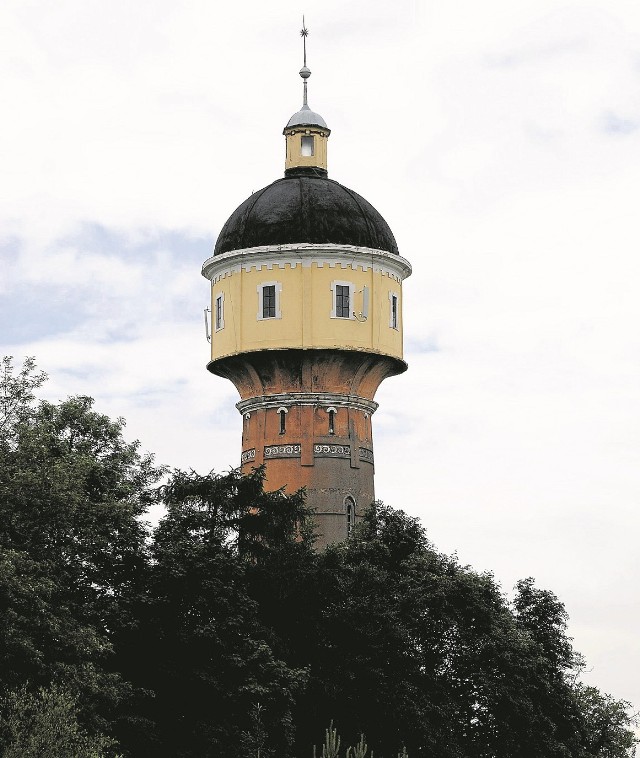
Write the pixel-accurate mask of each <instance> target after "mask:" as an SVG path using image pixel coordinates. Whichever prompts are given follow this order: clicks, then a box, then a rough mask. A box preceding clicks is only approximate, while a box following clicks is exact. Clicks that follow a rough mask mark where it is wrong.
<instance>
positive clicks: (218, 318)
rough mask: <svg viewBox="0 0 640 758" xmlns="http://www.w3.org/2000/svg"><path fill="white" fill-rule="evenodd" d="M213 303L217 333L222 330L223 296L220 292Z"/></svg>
mask: <svg viewBox="0 0 640 758" xmlns="http://www.w3.org/2000/svg"><path fill="white" fill-rule="evenodd" d="M215 302H216V304H215V318H214V323H215V330H216V332H219V331H220V330H221V329H224V294H223V293H222V292H221V293H220V294H219V295H217V296H216V301H215Z"/></svg>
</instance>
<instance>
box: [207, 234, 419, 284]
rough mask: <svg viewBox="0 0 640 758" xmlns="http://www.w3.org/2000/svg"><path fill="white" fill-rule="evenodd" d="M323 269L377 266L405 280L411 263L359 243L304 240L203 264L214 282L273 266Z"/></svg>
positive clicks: (239, 252) (232, 254)
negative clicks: (318, 242)
mask: <svg viewBox="0 0 640 758" xmlns="http://www.w3.org/2000/svg"><path fill="white" fill-rule="evenodd" d="M314 263H315V264H316V265H317V266H318V267H319V268H322V267H324V266H329V268H335V267H336V266H338V267H340V268H342V269H351V270H352V271H355V270H358V269H360V270H362V271H368V270H369V269H373V270H374V271H375V272H381V273H383V274H386V275H387V276H390V277H391V278H392V279H395V280H396V281H397V282H402V280H403V279H406V278H407V277H409V276H411V264H410V263H409V261H408V260H406V259H405V258H403V257H402V256H400V255H395V254H394V253H389V252H387V251H386V250H375V249H374V248H372V247H360V246H359V245H335V244H329V243H327V244H324V245H314V244H308V243H300V244H296V245H261V246H259V247H249V248H243V249H241V250H230V251H229V252H228V253H223V254H222V255H213V256H211V258H207V260H206V261H205V262H204V263H203V264H202V275H203V276H204V277H205V278H206V279H209V280H210V281H211V282H212V284H215V283H216V282H218V281H220V279H224V278H225V277H226V276H230V275H231V274H236V273H239V272H240V270H241V269H242V270H244V271H247V272H249V271H252V270H256V271H262V270H263V269H266V270H267V271H271V270H272V269H273V268H281V269H283V268H286V267H287V266H289V267H290V268H295V267H296V266H302V267H303V268H310V267H311V266H312V265H313V264H314Z"/></svg>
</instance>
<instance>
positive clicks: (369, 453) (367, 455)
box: [359, 447, 373, 463]
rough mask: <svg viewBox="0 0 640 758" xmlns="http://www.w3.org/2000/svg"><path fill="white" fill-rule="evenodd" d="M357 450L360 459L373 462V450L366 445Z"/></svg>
mask: <svg viewBox="0 0 640 758" xmlns="http://www.w3.org/2000/svg"><path fill="white" fill-rule="evenodd" d="M359 452H360V460H361V461H369V463H373V450H369V448H367V447H361V448H360V451H359Z"/></svg>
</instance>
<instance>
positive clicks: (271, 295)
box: [262, 284, 276, 318]
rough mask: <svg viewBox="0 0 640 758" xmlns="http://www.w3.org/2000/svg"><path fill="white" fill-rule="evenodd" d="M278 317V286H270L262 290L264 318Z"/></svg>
mask: <svg viewBox="0 0 640 758" xmlns="http://www.w3.org/2000/svg"><path fill="white" fill-rule="evenodd" d="M275 317H276V286H275V284H268V285H267V286H266V287H263V288H262V318H275Z"/></svg>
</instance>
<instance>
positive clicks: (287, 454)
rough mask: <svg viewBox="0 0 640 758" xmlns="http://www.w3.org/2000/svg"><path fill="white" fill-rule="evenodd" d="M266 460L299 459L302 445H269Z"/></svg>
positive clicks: (266, 449)
mask: <svg viewBox="0 0 640 758" xmlns="http://www.w3.org/2000/svg"><path fill="white" fill-rule="evenodd" d="M264 457H265V458H299V457H300V445H268V446H267V447H265V449H264Z"/></svg>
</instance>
